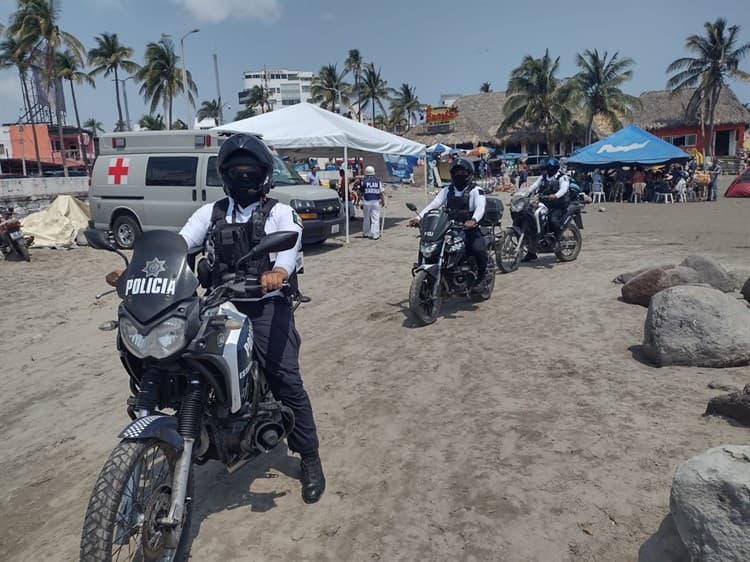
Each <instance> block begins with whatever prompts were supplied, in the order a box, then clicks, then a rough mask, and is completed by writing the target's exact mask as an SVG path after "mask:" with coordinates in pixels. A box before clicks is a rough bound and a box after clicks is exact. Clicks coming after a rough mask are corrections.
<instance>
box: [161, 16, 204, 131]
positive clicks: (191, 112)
mask: <svg viewBox="0 0 750 562" xmlns="http://www.w3.org/2000/svg"><path fill="white" fill-rule="evenodd" d="M199 31H200V29H191V30H190V31H186V32H185V33H183V34H182V35H181V36H180V56H181V57H182V89H183V90H184V91H185V101H186V103H187V108H188V114H187V118H188V123H186V124H187V126H188V129H192V128H193V121H194V118H195V115H194V113H195V111H194V108H193V104H192V102H191V101H190V95H189V92H188V87H187V68H186V65H185V37H187V36H188V35H190V34H191V33H198V32H199ZM161 36H162V37H171V35H170V34H169V33H162V34H161Z"/></svg>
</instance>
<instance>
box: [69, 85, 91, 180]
mask: <svg viewBox="0 0 750 562" xmlns="http://www.w3.org/2000/svg"><path fill="white" fill-rule="evenodd" d="M70 95H71V96H72V98H73V111H75V114H76V126H77V127H78V138H79V140H78V148H80V149H81V156H82V157H83V165H84V166H86V170H89V155H88V154H87V151H86V147H85V146H81V141H80V137H81V118H80V117H79V115H78V102H77V101H76V91H75V88H73V80H71V81H70Z"/></svg>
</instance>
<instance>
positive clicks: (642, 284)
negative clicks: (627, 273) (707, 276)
mask: <svg viewBox="0 0 750 562" xmlns="http://www.w3.org/2000/svg"><path fill="white" fill-rule="evenodd" d="M698 282H700V275H699V274H698V272H697V271H695V270H694V269H691V268H689V267H682V266H676V267H667V268H663V267H656V268H653V269H648V270H646V271H644V272H643V273H640V274H639V275H636V276H635V277H633V278H632V279H631V280H630V281H628V282H627V283H625V284H624V285H623V286H622V298H623V299H624V300H625V302H629V303H632V304H640V305H643V306H648V304H649V303H650V302H651V297H653V296H654V295H655V294H656V293H658V292H659V291H663V290H664V289H668V288H669V287H674V286H675V285H687V284H690V283H698Z"/></svg>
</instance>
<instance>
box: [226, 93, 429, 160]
mask: <svg viewBox="0 0 750 562" xmlns="http://www.w3.org/2000/svg"><path fill="white" fill-rule="evenodd" d="M213 130H215V131H224V132H229V133H254V134H259V135H262V136H263V140H264V141H265V142H266V143H267V144H269V145H271V146H273V147H275V148H312V147H342V148H343V147H348V148H354V149H359V150H366V151H368V152H376V153H379V154H400V155H411V156H417V155H419V154H423V153H424V152H425V145H423V144H421V143H418V142H414V141H411V140H409V139H405V138H403V137H400V136H398V135H394V134H391V133H387V132H385V131H381V130H380V129H376V128H375V127H370V126H368V125H363V124H361V123H358V122H357V121H352V120H351V119H348V118H346V117H342V116H341V115H337V114H335V113H331V112H330V111H327V110H325V109H322V108H320V107H318V106H317V105H313V104H309V103H298V104H296V105H290V106H289V107H285V108H283V109H279V110H276V111H271V112H269V113H264V114H262V115H256V116H255V117H248V118H247V119H241V120H240V121H235V122H233V123H227V124H225V125H222V126H220V127H216V128H215V129H213Z"/></svg>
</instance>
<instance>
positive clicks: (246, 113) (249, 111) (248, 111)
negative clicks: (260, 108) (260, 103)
mask: <svg viewBox="0 0 750 562" xmlns="http://www.w3.org/2000/svg"><path fill="white" fill-rule="evenodd" d="M248 117H255V108H254V107H251V106H249V105H246V106H245V109H240V110H239V111H238V112H237V114H236V115H235V116H234V120H235V121H239V120H240V119H247V118H248Z"/></svg>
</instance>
